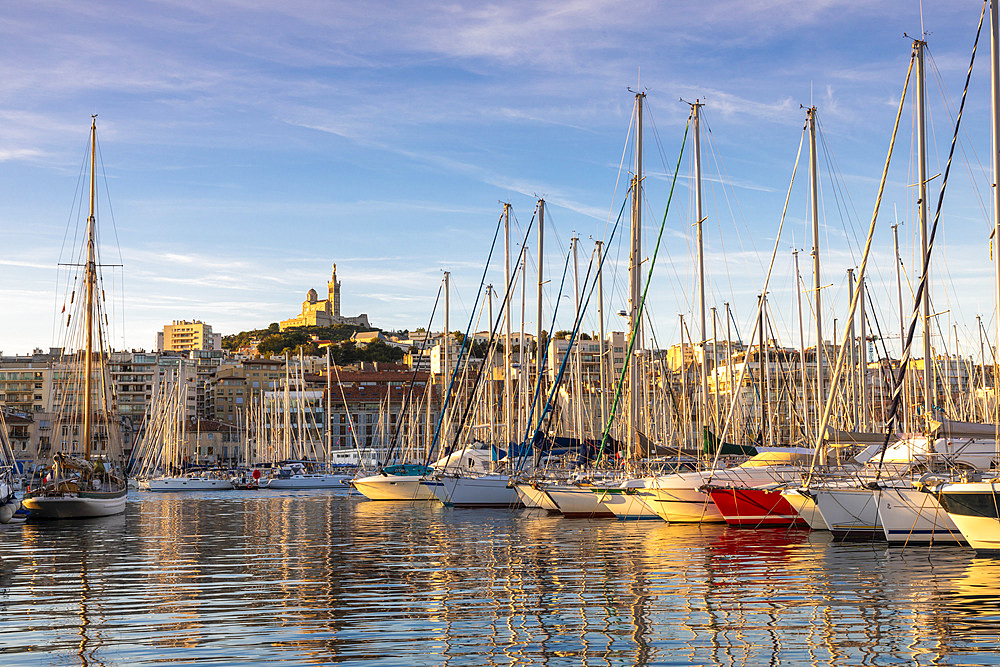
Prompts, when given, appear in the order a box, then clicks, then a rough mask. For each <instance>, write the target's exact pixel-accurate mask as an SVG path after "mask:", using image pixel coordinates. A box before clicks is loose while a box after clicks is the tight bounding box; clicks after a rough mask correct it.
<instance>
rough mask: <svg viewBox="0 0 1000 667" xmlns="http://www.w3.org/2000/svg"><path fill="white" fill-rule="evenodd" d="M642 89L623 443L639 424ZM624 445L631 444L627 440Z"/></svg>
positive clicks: (637, 99) (637, 110)
mask: <svg viewBox="0 0 1000 667" xmlns="http://www.w3.org/2000/svg"><path fill="white" fill-rule="evenodd" d="M645 97H646V94H645V93H641V92H640V93H636V94H635V118H636V139H635V177H634V178H633V182H632V229H631V240H632V252H631V253H630V256H629V266H628V274H629V286H630V289H629V301H630V302H629V307H630V309H629V320H628V324H629V332H630V333H631V332H634V334H633V335H634V336H635V342H634V344H633V346H632V350H633V351H632V354H631V355H629V359H628V367H629V413H628V414H629V433H628V437H627V439H626V443H632V442H633V441H634V440H635V431H636V429H637V428H638V426H639V414H638V413H639V369H638V367H637V365H636V361H635V350H637V349H639V350H641V349H642V321H641V318H640V313H639V299H640V296H639V295H640V294H641V285H640V282H641V280H642V277H641V275H640V263H641V262H642V103H643V99H644V98H645ZM626 446H630V444H627V445H626Z"/></svg>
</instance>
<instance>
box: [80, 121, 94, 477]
mask: <svg viewBox="0 0 1000 667" xmlns="http://www.w3.org/2000/svg"><path fill="white" fill-rule="evenodd" d="M96 164H97V115H96V114H95V115H93V116H91V122H90V215H89V216H87V267H86V269H85V271H84V282H85V283H86V286H87V287H86V289H87V297H86V298H87V300H86V304H87V318H86V319H87V322H86V327H87V340H86V344H85V350H86V352H85V354H86V356H85V357H84V362H83V365H84V373H83V458H85V459H89V458H90V439H91V437H92V433H91V431H92V430H93V415H92V414H91V409H92V407H93V401H94V398H93V394H94V385H93V381H92V379H91V373H93V371H94V291H95V290H94V286H95V283H96V282H97V279H96V276H95V274H96V273H97V258H96V253H95V242H94V235H95V230H94V227H95V226H96V224H97V218H96V216H95V205H96V201H97V167H96Z"/></svg>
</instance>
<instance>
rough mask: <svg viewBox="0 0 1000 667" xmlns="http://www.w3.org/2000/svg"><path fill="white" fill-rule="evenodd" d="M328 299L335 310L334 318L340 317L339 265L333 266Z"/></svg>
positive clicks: (328, 286)
mask: <svg viewBox="0 0 1000 667" xmlns="http://www.w3.org/2000/svg"><path fill="white" fill-rule="evenodd" d="M326 285H327V290H328V295H329V296H328V298H329V300H330V306H331V307H332V308H333V316H334V317H340V282H339V281H338V280H337V265H336V264H334V265H333V275H331V276H330V282H328V283H327V284H326Z"/></svg>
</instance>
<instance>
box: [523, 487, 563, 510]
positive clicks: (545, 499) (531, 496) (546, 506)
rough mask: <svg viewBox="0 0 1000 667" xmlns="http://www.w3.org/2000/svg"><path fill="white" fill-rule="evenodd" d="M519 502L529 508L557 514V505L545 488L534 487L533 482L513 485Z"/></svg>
mask: <svg viewBox="0 0 1000 667" xmlns="http://www.w3.org/2000/svg"><path fill="white" fill-rule="evenodd" d="M514 491H515V492H516V493H517V497H518V500H520V501H521V504H522V505H524V506H525V507H527V508H529V509H542V510H545V511H547V512H551V513H553V514H559V506H558V505H556V504H555V503H554V502H552V499H551V498H549V496H548V494H547V493H545V489H542V488H539V487H536V486H535V485H534V484H531V483H528V482H522V483H520V484H515V485H514Z"/></svg>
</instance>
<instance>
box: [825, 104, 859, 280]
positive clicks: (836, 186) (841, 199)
mask: <svg viewBox="0 0 1000 667" xmlns="http://www.w3.org/2000/svg"><path fill="white" fill-rule="evenodd" d="M816 129H817V132H818V134H819V137H820V143H821V144H822V145H823V161H824V162H826V167H827V174H826V175H827V178H828V179H829V180H830V187H831V189H832V191H833V199H834V203H835V204H836V207H837V213H838V214H839V216H840V225H841V227H842V228H843V230H844V238H845V239H847V245H848V249H849V250H850V253H851V262H852V263H854V262H855V259H856V257H855V253H856V252H857V251H858V250H859V249H860V246H861V242H860V240H859V239H858V231H857V229H856V226H855V224H853V222H852V221H853V220H856V219H857V209H856V207H855V206H854V202H853V201H852V200H851V194H850V191H849V190H848V189H847V187H846V186H845V183H844V177H843V172H841V170H840V165H839V164H838V163H837V158H836V156H835V155H834V154H833V151H832V150H831V149H830V146H829V144H827V141H826V132H825V131H824V129H823V123H822V119H821V118H820V116H819V114H816ZM841 203H843V207H844V210H847V209H849V210H847V213H846V219H845V212H844V210H842V209H841ZM848 222H852V224H848ZM852 237H853V239H852ZM852 240H853V243H852Z"/></svg>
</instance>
